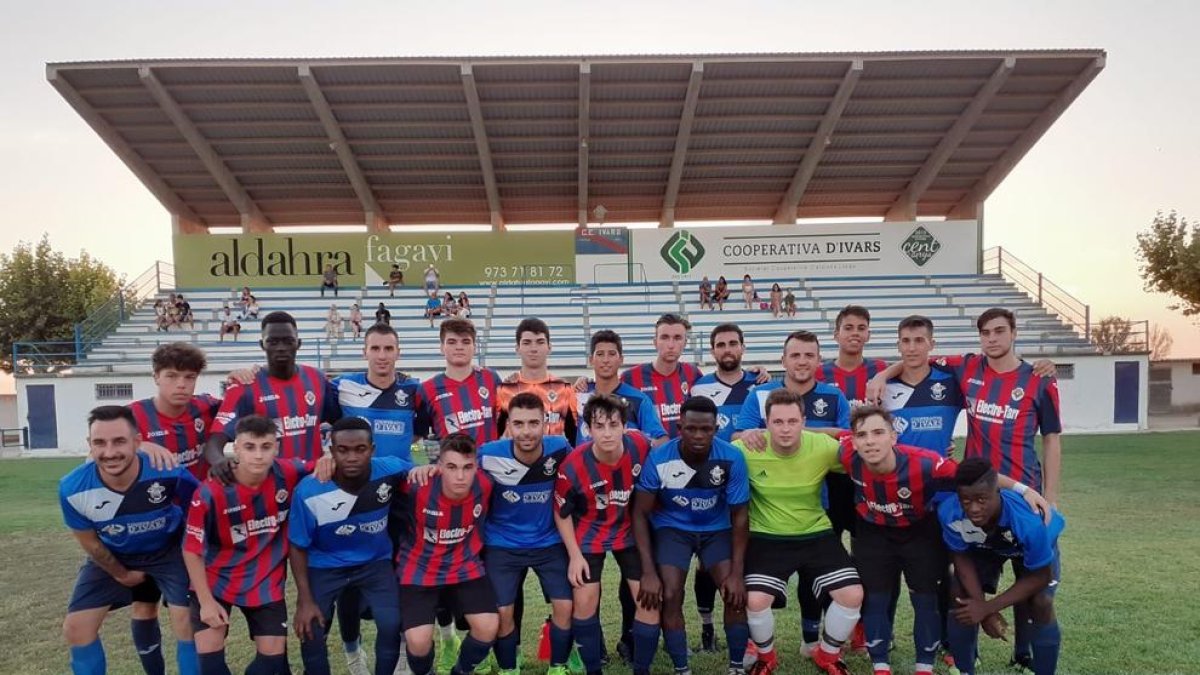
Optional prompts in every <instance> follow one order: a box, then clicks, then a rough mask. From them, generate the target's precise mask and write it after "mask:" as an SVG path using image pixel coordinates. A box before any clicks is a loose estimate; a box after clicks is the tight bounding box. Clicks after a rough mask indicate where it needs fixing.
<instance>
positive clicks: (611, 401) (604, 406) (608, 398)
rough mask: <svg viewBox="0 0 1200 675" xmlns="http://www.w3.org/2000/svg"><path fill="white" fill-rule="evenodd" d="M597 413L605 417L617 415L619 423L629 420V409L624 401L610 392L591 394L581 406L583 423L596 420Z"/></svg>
mask: <svg viewBox="0 0 1200 675" xmlns="http://www.w3.org/2000/svg"><path fill="white" fill-rule="evenodd" d="M598 415H603V416H605V417H614V416H615V417H618V418H620V420H621V424H625V422H627V421H629V411H628V410H626V408H625V401H623V400H622V399H620V398H617V397H616V396H614V395H612V394H592V396H591V398H589V399H588V402H587V403H586V404H584V406H583V421H584V423H585V424H589V425H590V424H591V423H592V422H595V421H596V417H597V416H598Z"/></svg>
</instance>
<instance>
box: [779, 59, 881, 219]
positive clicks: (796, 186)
mask: <svg viewBox="0 0 1200 675" xmlns="http://www.w3.org/2000/svg"><path fill="white" fill-rule="evenodd" d="M862 72H863V62H862V59H855V60H853V61H851V62H850V67H849V68H847V69H846V74H845V75H843V76H842V82H841V84H839V85H838V88H837V93H835V94H834V95H833V100H832V101H830V103H829V107H828V108H826V109H825V114H824V116H822V117H821V123H820V125H818V126H817V133H816V134H814V135H813V137H812V140H811V141H809V142H808V149H807V150H805V151H804V158H803V159H801V160H800V167H799V168H797V169H796V174H795V175H794V176H792V182H791V183H790V184H789V185H788V189H787V191H786V192H784V194H783V199H781V200H780V201H779V208H777V209H775V224H776V225H791V224H792V223H795V222H796V207H798V206H800V200H801V199H802V198H803V197H804V191H805V190H807V189H808V183H809V181H811V180H812V177H813V174H815V173H816V172H817V164H819V163H820V162H821V155H823V154H824V153H825V146H827V145H829V139H830V137H832V136H833V130H834V128H835V127H837V123H838V120H839V119H841V117H842V111H843V110H845V109H846V104H847V103H849V102H850V96H851V95H852V94H853V93H854V86H855V85H856V84H858V78H860V77H862Z"/></svg>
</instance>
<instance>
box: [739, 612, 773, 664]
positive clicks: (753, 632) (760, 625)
mask: <svg viewBox="0 0 1200 675" xmlns="http://www.w3.org/2000/svg"><path fill="white" fill-rule="evenodd" d="M746 624H747V625H749V627H750V639H751V640H754V644H755V645H756V646H757V647H758V653H759V654H769V653H770V652H772V651H774V650H775V613H774V612H772V611H771V608H770V607H768V608H767V609H764V610H762V611H760V612H751V611H747V612H746Z"/></svg>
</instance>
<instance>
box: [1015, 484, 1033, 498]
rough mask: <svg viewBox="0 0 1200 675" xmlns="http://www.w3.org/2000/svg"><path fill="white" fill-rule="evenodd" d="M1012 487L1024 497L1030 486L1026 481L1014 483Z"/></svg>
mask: <svg viewBox="0 0 1200 675" xmlns="http://www.w3.org/2000/svg"><path fill="white" fill-rule="evenodd" d="M1012 489H1013V491H1014V492H1016V493H1017V494H1019V495H1021V496H1022V497H1024V496H1025V493H1026V492H1029V486H1028V485H1026V484H1024V483H1013V486H1012Z"/></svg>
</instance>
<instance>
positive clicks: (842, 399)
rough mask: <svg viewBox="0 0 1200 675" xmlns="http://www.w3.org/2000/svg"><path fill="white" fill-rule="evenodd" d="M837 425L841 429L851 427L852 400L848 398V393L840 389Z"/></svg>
mask: <svg viewBox="0 0 1200 675" xmlns="http://www.w3.org/2000/svg"><path fill="white" fill-rule="evenodd" d="M837 426H838V428H839V429H849V428H850V401H849V400H847V399H846V395H845V394H843V393H842V391H841V390H840V389H839V390H838V413H837Z"/></svg>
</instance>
